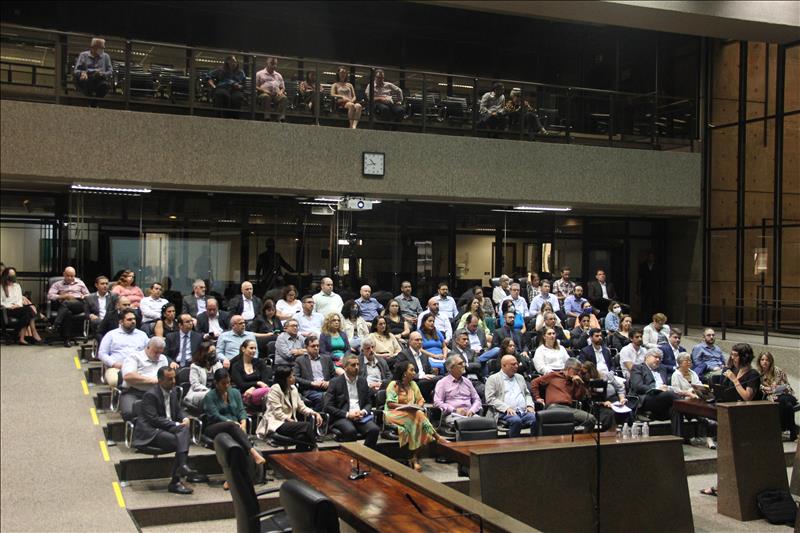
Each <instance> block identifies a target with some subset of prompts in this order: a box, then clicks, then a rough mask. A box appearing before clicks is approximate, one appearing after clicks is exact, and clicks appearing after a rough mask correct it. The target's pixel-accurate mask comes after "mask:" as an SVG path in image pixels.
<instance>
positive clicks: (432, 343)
mask: <svg viewBox="0 0 800 533" xmlns="http://www.w3.org/2000/svg"><path fill="white" fill-rule="evenodd" d="M436 335H437V336H438V337H437V338H436V339H431V338H429V337H428V336H427V335H423V336H422V349H423V350H425V351H426V352H430V353H434V354H436V355H442V344H443V343H444V335H442V332H441V331H437V332H436Z"/></svg>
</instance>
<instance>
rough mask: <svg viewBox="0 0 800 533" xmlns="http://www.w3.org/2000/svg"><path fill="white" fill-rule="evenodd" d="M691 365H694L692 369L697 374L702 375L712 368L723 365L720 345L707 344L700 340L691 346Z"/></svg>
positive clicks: (723, 360) (723, 358) (723, 359)
mask: <svg viewBox="0 0 800 533" xmlns="http://www.w3.org/2000/svg"><path fill="white" fill-rule="evenodd" d="M701 365H702V368H700V371H699V372H698V367H700V366H701ZM692 366H693V367H694V368H693V370H694V371H695V372H697V374H698V375H701V376H702V375H703V374H705V373H706V372H707V371H708V370H711V369H712V368H716V367H720V368H722V367H724V366H725V356H724V355H723V354H722V350H721V349H720V347H719V346H717V345H716V344H712V345H711V346H709V345H708V344H706V343H705V342H701V343H700V344H698V345H697V346H695V347H694V348H692Z"/></svg>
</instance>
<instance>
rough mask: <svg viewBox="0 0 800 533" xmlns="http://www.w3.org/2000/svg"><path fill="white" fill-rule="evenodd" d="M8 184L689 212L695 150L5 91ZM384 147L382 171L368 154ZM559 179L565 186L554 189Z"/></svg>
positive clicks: (694, 195)
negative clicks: (366, 174) (87, 104)
mask: <svg viewBox="0 0 800 533" xmlns="http://www.w3.org/2000/svg"><path fill="white" fill-rule="evenodd" d="M0 111H2V112H1V113H0V133H1V134H2V147H1V150H0V176H2V178H3V185H4V186H10V185H11V184H13V182H14V181H16V182H17V183H22V184H25V183H29V182H31V181H35V182H40V183H42V182H45V183H46V182H52V183H55V184H64V185H67V184H70V183H73V182H85V183H104V184H139V185H150V186H152V187H157V188H162V187H163V188H174V189H190V190H202V191H206V190H209V191H210V190H214V191H237V192H246V191H254V192H262V193H263V192H272V193H286V194H294V195H310V196H314V195H316V194H320V193H330V194H337V195H338V194H345V193H349V194H358V195H368V196H376V197H380V198H403V199H404V198H409V199H419V200H422V199H425V200H435V201H459V202H479V203H490V204H501V205H502V204H517V203H536V204H539V203H542V204H555V205H565V204H566V205H571V206H577V207H584V208H586V209H587V210H588V211H587V212H608V213H617V214H634V213H638V214H646V215H659V214H662V215H675V214H683V215H690V216H691V215H694V216H696V215H698V214H699V212H700V185H701V179H700V177H701V164H700V154H694V153H673V152H659V151H652V150H633V149H616V148H604V147H592V146H578V145H563V144H552V143H529V142H528V143H526V142H519V141H505V140H492V139H482V138H471V137H453V136H443V135H422V134H418V133H400V132H387V131H372V130H366V129H363V130H355V131H352V130H347V129H344V128H332V127H313V126H308V125H293V124H275V123H264V122H255V121H245V120H239V121H236V120H220V119H214V118H203V117H192V116H175V115H168V114H151V113H144V112H126V111H116V110H105V109H89V108H83V107H70V106H58V105H50V104H40V103H29V102H20V101H11V100H2V102H1V104H0ZM365 150H366V151H377V152H385V153H386V176H385V178H384V179H382V180H371V179H365V178H363V177H362V175H361V159H362V152H363V151H365ZM560 184H564V185H566V184H568V185H566V186H561V185H560Z"/></svg>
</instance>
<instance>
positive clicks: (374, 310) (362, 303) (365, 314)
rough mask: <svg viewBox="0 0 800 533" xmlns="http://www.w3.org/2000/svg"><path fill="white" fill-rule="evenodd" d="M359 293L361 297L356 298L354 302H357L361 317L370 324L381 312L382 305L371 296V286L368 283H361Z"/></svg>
mask: <svg viewBox="0 0 800 533" xmlns="http://www.w3.org/2000/svg"><path fill="white" fill-rule="evenodd" d="M360 293H361V298H359V299H358V300H356V303H357V304H358V309H359V312H360V313H361V318H363V319H364V320H366V321H367V324H371V323H372V321H373V320H375V317H376V316H378V315H380V314H382V313H383V306H382V305H381V303H380V302H379V301H378V300H376V299H375V298H373V297H372V287H370V286H369V285H363V286H362V287H361V291H360Z"/></svg>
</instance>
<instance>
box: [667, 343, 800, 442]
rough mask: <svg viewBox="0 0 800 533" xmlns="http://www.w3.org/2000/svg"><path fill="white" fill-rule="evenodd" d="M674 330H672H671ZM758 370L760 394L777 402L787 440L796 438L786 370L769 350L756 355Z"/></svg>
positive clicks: (795, 425)
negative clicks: (778, 365)
mask: <svg viewBox="0 0 800 533" xmlns="http://www.w3.org/2000/svg"><path fill="white" fill-rule="evenodd" d="M673 331H674V330H673ZM758 370H759V371H760V373H761V394H762V395H763V397H764V399H765V400H768V401H770V402H778V406H779V407H780V415H781V430H782V431H786V430H788V431H789V442H794V441H795V440H797V424H795V423H794V406H795V405H797V398H796V397H795V396H794V391H793V390H792V386H791V385H789V379H788V378H787V377H786V372H784V371H783V370H781V369H780V368H779V367H777V366H775V358H774V357H773V355H772V354H771V353H770V352H761V354H760V355H759V356H758Z"/></svg>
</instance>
